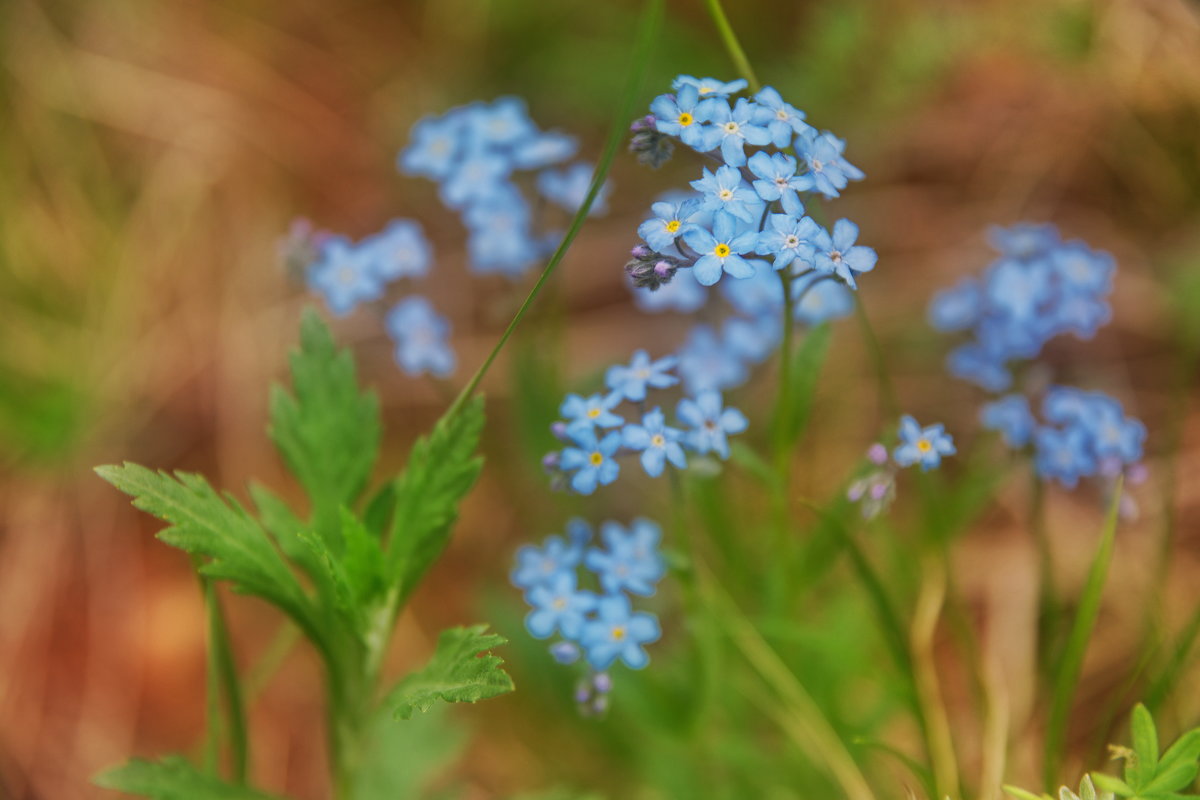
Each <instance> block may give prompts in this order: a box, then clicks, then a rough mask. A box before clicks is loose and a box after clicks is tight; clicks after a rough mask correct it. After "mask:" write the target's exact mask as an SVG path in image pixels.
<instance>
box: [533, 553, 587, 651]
mask: <svg viewBox="0 0 1200 800" xmlns="http://www.w3.org/2000/svg"><path fill="white" fill-rule="evenodd" d="M526 599H527V600H528V602H529V604H530V605H531V606H533V610H532V611H530V612H529V614H527V615H526V616H525V629H526V630H528V631H529V633H530V634H532V635H533V636H534V638H537V639H548V638H550V637H551V636H552V635H554V632H555V631H558V632H560V633H561V634H562V635H563V636H564V637H566V638H568V639H575V638H577V637H578V636H579V634H580V633H581V632H582V630H583V625H584V618H585V616H586V615H587V614H588V613H589V612H590V611H592V610H594V609H595V608H596V600H597V598H596V595H595V594H594V593H593V592H588V591H580V590H579V589H577V588H576V586H575V572H574V570H563V571H560V572H556V573H554V575H553V576H551V578H550V579H549V580H547V581H545V582H543V583H539V584H537V585H536V586H534V587H533V588H532V589H530V590H529V593H528V594H527V595H526Z"/></svg>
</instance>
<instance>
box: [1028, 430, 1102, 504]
mask: <svg viewBox="0 0 1200 800" xmlns="http://www.w3.org/2000/svg"><path fill="white" fill-rule="evenodd" d="M1035 449H1036V457H1035V460H1034V464H1035V468H1036V469H1037V473H1038V475H1040V476H1042V477H1043V478H1050V479H1056V480H1058V482H1059V483H1061V484H1062V485H1063V486H1066V487H1067V488H1068V489H1073V488H1075V485H1076V484H1078V483H1079V479H1080V478H1082V477H1087V476H1089V475H1094V474H1095V473H1096V467H1097V464H1096V459H1095V458H1094V457H1093V456H1092V454H1091V452H1090V451H1089V448H1088V437H1087V431H1086V430H1085V429H1084V428H1082V427H1080V426H1072V427H1070V428H1066V429H1064V430H1055V429H1054V428H1038V430H1037V435H1036V438H1035Z"/></svg>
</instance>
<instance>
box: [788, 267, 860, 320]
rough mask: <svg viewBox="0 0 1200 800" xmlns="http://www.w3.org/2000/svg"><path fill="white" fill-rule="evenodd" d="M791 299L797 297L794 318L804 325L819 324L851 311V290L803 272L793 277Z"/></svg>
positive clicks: (820, 275) (814, 274)
mask: <svg viewBox="0 0 1200 800" xmlns="http://www.w3.org/2000/svg"><path fill="white" fill-rule="evenodd" d="M792 296H793V297H795V298H798V299H797V302H796V304H795V313H794V317H795V319H796V321H797V322H801V323H803V324H805V325H820V324H821V323H822V322H826V321H828V320H831V319H838V318H840V317H844V316H846V315H848V314H849V313H850V312H852V311H853V310H854V296H853V294H851V292H850V290H849V289H848V288H846V286H845V285H844V284H842V283H839V282H838V281H836V280H832V279H831V278H830V277H829V276H827V275H822V274H820V273H817V272H806V273H804V274H803V275H800V276H798V277H795V278H793V279H792Z"/></svg>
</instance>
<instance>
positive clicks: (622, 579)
mask: <svg viewBox="0 0 1200 800" xmlns="http://www.w3.org/2000/svg"><path fill="white" fill-rule="evenodd" d="M600 538H602V539H603V540H604V545H605V547H606V548H607V549H605V550H601V549H600V548H597V547H593V548H591V549H590V550H588V551H587V554H586V555H585V556H584V560H583V563H584V566H586V567H587V568H588V569H590V570H591V571H592V572H594V573H596V576H597V577H598V578H599V579H600V586H601V588H603V589H604V591H605V592H606V593H608V594H617V593H618V592H629V593H630V594H636V595H641V596H642V597H649V596H650V595H652V594H654V591H655V587H656V585H657V584H658V582H659V581H660V580H661V579H662V576H663V575H664V574H665V573H666V570H667V567H666V564H665V563H664V562H663V559H662V556H661V555H659V553H658V543H659V540H660V539H661V538H662V529H661V528H659V527H658V525H656V524H655V523H653V522H651V521H650V520H648V519H641V518H639V519H635V520H634V521H633V523H632V524H631V525H630V526H629V530H628V532H627V531H626V530H625V529H624V528H623V527H621V526H620V525H618V524H617V523H615V522H606V523H604V524H603V525H602V526H601V527H600Z"/></svg>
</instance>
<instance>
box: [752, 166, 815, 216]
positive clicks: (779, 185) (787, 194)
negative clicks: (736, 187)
mask: <svg viewBox="0 0 1200 800" xmlns="http://www.w3.org/2000/svg"><path fill="white" fill-rule="evenodd" d="M747 166H749V167H750V171H751V172H753V173H754V174H755V175H756V176H758V180H756V181H755V182H754V191H755V192H757V193H758V196H759V197H761V198H762V199H763V200H766V201H768V202H771V201H775V200H779V201H781V202H782V203H783V210H784V211H785V212H786V213H787V214H790V215H791V216H793V217H799V216H800V215H802V214H803V213H804V205H803V204H802V203H801V202H800V196H799V195H798V194H796V192H797V191H803V190H804V186H805V181H804V179H803V178H801V177H799V176H798V175H796V159H794V158H792V157H791V156H785V155H783V154H782V153H775V154H774V155H767V153H766V151H763V150H760V151H759V152H757V153H755V154H754V155H752V156H750V160H749V162H747Z"/></svg>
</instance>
